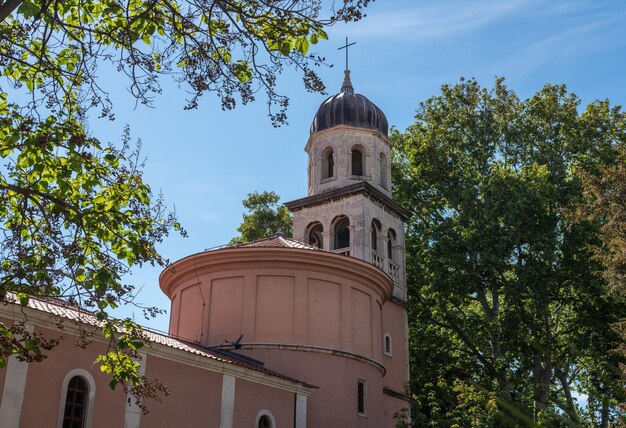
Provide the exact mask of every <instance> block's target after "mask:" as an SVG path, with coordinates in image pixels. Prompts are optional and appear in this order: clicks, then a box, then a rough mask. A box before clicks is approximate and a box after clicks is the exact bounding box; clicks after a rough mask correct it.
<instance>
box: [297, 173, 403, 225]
mask: <svg viewBox="0 0 626 428" xmlns="http://www.w3.org/2000/svg"><path fill="white" fill-rule="evenodd" d="M357 194H365V195H367V196H369V197H371V198H373V199H375V200H377V201H378V202H380V203H382V204H383V205H385V206H386V207H388V208H389V209H391V210H392V211H393V212H395V213H396V214H397V215H398V216H399V217H400V218H401V219H402V221H406V220H407V219H409V218H410V217H411V216H412V215H413V213H411V211H409V210H407V209H406V208H404V207H403V206H402V205H400V204H399V203H397V202H396V201H394V200H393V199H391V198H390V197H388V196H387V195H385V194H384V193H383V192H381V191H380V190H378V189H377V188H375V187H374V186H372V185H371V184H369V183H368V182H366V181H359V182H357V183H355V184H351V185H349V186H344V187H340V188H338V189H333V190H329V191H327V192H323V193H318V194H316V195H312V196H307V197H306V198H300V199H296V200H294V201H289V202H285V206H286V207H287V208H289V209H290V210H291V211H298V210H301V209H302V208H306V207H311V206H315V205H321V204H324V203H326V202H328V201H331V200H334V199H340V198H343V197H346V196H351V195H357Z"/></svg>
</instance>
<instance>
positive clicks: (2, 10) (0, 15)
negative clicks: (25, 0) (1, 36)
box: [0, 0, 22, 22]
mask: <svg viewBox="0 0 626 428" xmlns="http://www.w3.org/2000/svg"><path fill="white" fill-rule="evenodd" d="M20 3H22V0H6V1H5V2H4V3H2V5H1V6H0V22H3V21H4V20H5V19H7V17H8V16H9V15H10V14H11V13H13V11H14V10H15V8H17V7H18V6H19V5H20Z"/></svg>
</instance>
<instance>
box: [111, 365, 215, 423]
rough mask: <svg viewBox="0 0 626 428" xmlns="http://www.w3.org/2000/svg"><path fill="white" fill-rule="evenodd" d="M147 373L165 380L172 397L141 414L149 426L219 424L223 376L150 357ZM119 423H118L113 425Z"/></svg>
mask: <svg viewBox="0 0 626 428" xmlns="http://www.w3.org/2000/svg"><path fill="white" fill-rule="evenodd" d="M146 376H147V377H149V378H156V379H159V380H161V381H162V382H163V383H164V384H165V385H167V388H168V390H169V393H170V394H169V396H167V397H162V402H161V403H156V402H150V405H149V408H150V413H148V414H147V415H144V416H142V417H141V424H142V426H145V427H151V428H152V427H154V428H161V427H162V428H171V427H195V426H202V427H215V428H217V427H219V423H220V405H221V400H222V398H221V394H222V375H221V374H220V373H214V372H211V371H208V370H202V369H200V368H196V367H192V366H188V365H183V364H180V363H176V362H173V361H169V360H165V359H162V358H158V357H153V356H148V360H147V363H146ZM111 426H117V425H111Z"/></svg>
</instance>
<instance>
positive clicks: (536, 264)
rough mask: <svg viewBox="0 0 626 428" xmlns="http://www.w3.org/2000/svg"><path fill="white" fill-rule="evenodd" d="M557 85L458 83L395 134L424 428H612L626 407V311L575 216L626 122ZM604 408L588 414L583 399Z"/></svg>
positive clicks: (588, 227) (593, 229)
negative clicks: (625, 361)
mask: <svg viewBox="0 0 626 428" xmlns="http://www.w3.org/2000/svg"><path fill="white" fill-rule="evenodd" d="M579 107H580V100H579V99H578V98H577V97H576V96H575V95H574V94H571V93H569V92H568V91H567V89H566V87H565V86H562V85H546V86H544V88H543V89H541V90H540V91H539V92H538V93H537V94H535V95H533V96H532V97H531V98H529V99H527V100H520V99H519V98H518V97H517V96H516V95H515V93H514V92H513V91H511V90H510V89H508V88H507V87H506V86H505V85H504V82H503V80H502V79H498V80H497V81H496V83H495V85H494V87H493V88H492V89H486V88H481V87H480V86H479V85H478V83H477V82H476V81H474V80H469V81H464V80H462V81H461V82H460V83H459V84H456V85H444V86H443V87H442V93H441V95H438V96H434V97H432V98H430V99H428V100H426V101H425V102H423V103H421V104H420V107H419V109H418V111H417V114H416V123H415V124H414V125H411V126H410V127H409V128H408V129H407V130H406V131H405V132H404V133H400V132H398V131H396V132H394V133H393V135H392V140H393V141H394V143H395V147H396V152H395V158H394V163H395V170H394V185H395V187H394V193H395V197H396V199H397V200H398V201H399V202H401V203H403V204H404V205H405V206H406V207H407V208H410V209H411V210H413V212H415V213H416V215H415V217H414V218H413V219H412V221H411V222H410V223H409V224H408V230H407V266H408V275H409V282H408V283H409V284H411V287H410V288H409V289H410V306H411V316H410V324H411V326H410V328H411V333H410V334H411V337H410V339H411V372H412V373H411V375H412V376H411V377H412V379H411V382H412V384H413V388H412V390H413V391H414V394H415V399H416V406H415V407H414V411H415V415H414V421H415V424H416V426H424V425H428V426H442V427H444V426H446V427H447V426H468V427H469V426H472V427H474V426H475V427H490V426H520V425H521V426H531V425H532V426H607V425H606V424H608V423H609V422H611V421H614V420H615V418H617V416H618V414H617V408H616V404H617V403H618V402H619V401H620V400H622V399H623V395H624V391H623V387H622V386H621V385H620V383H619V382H620V380H621V375H620V373H619V371H618V370H616V368H617V366H618V363H619V362H620V358H619V357H618V356H616V355H614V354H611V352H610V351H611V348H612V347H613V346H614V345H615V344H616V343H619V341H620V340H621V339H620V338H619V336H618V335H617V334H616V333H615V331H614V330H613V329H612V325H613V323H615V322H616V321H618V320H619V319H621V318H623V317H624V316H625V315H626V313H625V312H626V311H625V308H626V306H624V299H623V298H621V297H619V296H615V295H611V294H609V293H607V292H606V283H605V281H604V279H603V277H602V267H601V265H600V264H599V263H598V262H597V261H596V260H595V259H594V258H593V257H592V252H591V246H592V245H594V244H597V243H598V242H599V232H600V225H599V223H598V222H596V221H592V220H591V219H589V220H586V221H574V220H572V218H571V217H570V216H569V215H568V213H569V212H572V211H574V210H575V209H576V207H577V206H578V205H579V204H580V203H581V202H582V200H583V191H582V185H581V177H580V174H579V173H578V171H593V170H597V169H598V168H599V167H600V166H601V165H610V164H612V163H613V161H614V159H615V155H616V145H617V144H620V143H622V144H623V142H624V141H625V140H626V133H625V130H626V127H625V126H624V125H626V115H624V113H622V112H621V110H620V109H619V108H618V107H611V106H610V104H609V102H608V101H596V102H594V103H591V104H590V105H588V106H587V107H586V109H585V110H584V112H582V113H579V111H578V110H579ZM581 395H586V396H587V397H588V399H587V403H586V405H583V403H582V402H580V401H578V400H577V398H576V397H577V396H581Z"/></svg>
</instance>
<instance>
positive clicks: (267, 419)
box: [255, 410, 276, 428]
mask: <svg viewBox="0 0 626 428" xmlns="http://www.w3.org/2000/svg"><path fill="white" fill-rule="evenodd" d="M255 427H256V428H276V419H275V418H274V415H272V412H270V411H269V410H261V411H260V412H259V413H258V414H257V415H256V425H255Z"/></svg>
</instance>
